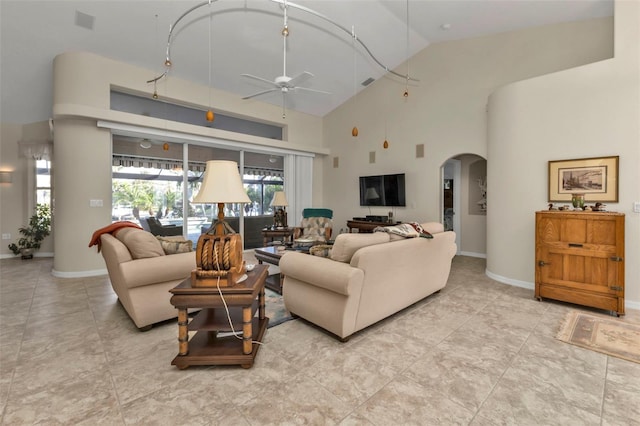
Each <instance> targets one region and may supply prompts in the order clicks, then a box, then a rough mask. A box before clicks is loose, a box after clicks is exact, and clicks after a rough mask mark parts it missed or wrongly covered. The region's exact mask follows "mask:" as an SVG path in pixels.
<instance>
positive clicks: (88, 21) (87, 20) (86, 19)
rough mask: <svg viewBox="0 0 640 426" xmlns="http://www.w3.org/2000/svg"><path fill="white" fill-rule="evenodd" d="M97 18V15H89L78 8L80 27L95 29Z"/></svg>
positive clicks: (77, 16)
mask: <svg viewBox="0 0 640 426" xmlns="http://www.w3.org/2000/svg"><path fill="white" fill-rule="evenodd" d="M95 19H96V18H95V16H91V15H87V14H86V13H82V12H80V11H79V10H76V25H77V26H79V27H82V28H86V29H88V30H92V31H93V22H94V21H95Z"/></svg>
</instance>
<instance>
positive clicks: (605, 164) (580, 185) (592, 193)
mask: <svg viewBox="0 0 640 426" xmlns="http://www.w3.org/2000/svg"><path fill="white" fill-rule="evenodd" d="M618 159H619V157H618V156H615V157H597V158H580V159H577V160H559V161H549V201H552V202H564V201H566V202H570V201H571V194H584V200H585V201H586V202H600V203H617V202H618Z"/></svg>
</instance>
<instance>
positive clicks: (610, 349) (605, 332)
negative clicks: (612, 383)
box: [556, 311, 640, 363]
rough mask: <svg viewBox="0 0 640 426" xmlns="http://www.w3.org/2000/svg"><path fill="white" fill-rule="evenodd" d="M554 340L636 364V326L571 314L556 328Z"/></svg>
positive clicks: (639, 358) (639, 343) (639, 340)
mask: <svg viewBox="0 0 640 426" xmlns="http://www.w3.org/2000/svg"><path fill="white" fill-rule="evenodd" d="M556 339H558V340H560V341H563V342H566V343H570V344H572V345H576V346H580V347H582V348H585V349H590V350H592V351H596V352H602V353H605V354H607V355H611V356H615V357H617V358H622V359H626V360H628V361H632V362H637V363H640V324H633V323H629V322H627V321H623V320H620V319H617V318H614V317H605V316H601V315H592V314H588V313H584V312H579V311H571V312H569V313H568V314H567V316H566V317H565V319H564V322H563V323H562V325H561V326H560V330H559V331H558V334H557V335H556Z"/></svg>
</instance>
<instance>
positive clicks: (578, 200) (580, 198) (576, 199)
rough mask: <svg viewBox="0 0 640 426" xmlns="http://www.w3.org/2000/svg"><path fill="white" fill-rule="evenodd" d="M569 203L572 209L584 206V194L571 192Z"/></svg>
mask: <svg viewBox="0 0 640 426" xmlns="http://www.w3.org/2000/svg"><path fill="white" fill-rule="evenodd" d="M571 204H573V208H574V209H582V208H584V194H571Z"/></svg>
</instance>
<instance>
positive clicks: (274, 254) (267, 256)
mask: <svg viewBox="0 0 640 426" xmlns="http://www.w3.org/2000/svg"><path fill="white" fill-rule="evenodd" d="M278 247H284V246H269V247H260V248H257V249H255V250H254V254H255V256H256V259H257V260H258V263H260V264H263V263H268V264H270V265H276V266H278V265H279V264H280V259H281V258H282V255H283V254H285V253H286V252H287V251H286V250H278ZM283 278H284V277H283V276H281V274H273V275H269V276H268V277H267V279H266V281H265V284H264V285H265V287H267V288H268V289H270V290H273V291H275V292H277V293H279V294H282V281H283Z"/></svg>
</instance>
